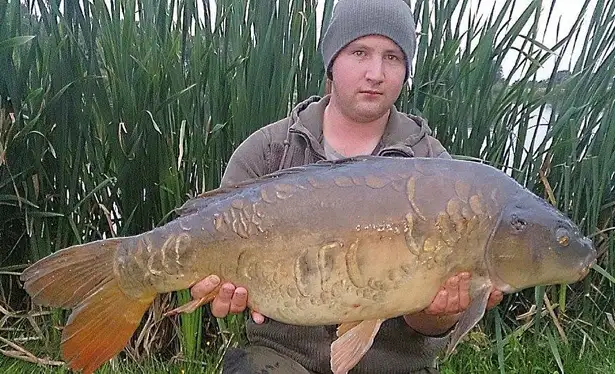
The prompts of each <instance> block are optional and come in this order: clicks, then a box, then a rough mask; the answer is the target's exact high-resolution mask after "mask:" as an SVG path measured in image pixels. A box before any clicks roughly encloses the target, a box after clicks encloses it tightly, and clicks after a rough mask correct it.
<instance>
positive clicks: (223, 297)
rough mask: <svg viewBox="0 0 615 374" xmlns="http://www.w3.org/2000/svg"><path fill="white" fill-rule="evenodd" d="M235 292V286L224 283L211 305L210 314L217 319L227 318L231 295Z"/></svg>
mask: <svg viewBox="0 0 615 374" xmlns="http://www.w3.org/2000/svg"><path fill="white" fill-rule="evenodd" d="M234 292H235V286H234V285H233V284H232V283H225V284H223V285H222V287H221V288H220V292H219V293H218V296H216V298H215V299H214V301H213V302H212V303H211V313H212V314H213V315H214V316H215V317H218V318H224V317H226V316H227V314H228V312H229V310H230V307H231V299H232V298H233V293H234Z"/></svg>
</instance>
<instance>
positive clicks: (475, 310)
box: [446, 278, 491, 358]
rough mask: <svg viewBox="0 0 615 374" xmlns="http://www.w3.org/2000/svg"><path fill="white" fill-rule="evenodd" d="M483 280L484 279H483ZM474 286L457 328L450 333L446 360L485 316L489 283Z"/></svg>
mask: <svg viewBox="0 0 615 374" xmlns="http://www.w3.org/2000/svg"><path fill="white" fill-rule="evenodd" d="M483 280H484V278H483ZM474 284H476V286H475V287H471V292H470V297H471V302H470V305H469V306H468V308H467V309H466V310H465V311H464V312H463V314H462V316H461V318H460V319H459V322H457V326H456V327H455V329H454V330H453V332H452V333H451V337H450V341H449V343H448V348H447V350H446V357H447V358H448V357H449V356H450V355H451V353H453V350H454V349H455V347H456V346H457V344H458V343H459V341H460V340H461V339H462V338H463V337H464V336H465V335H466V334H467V333H468V332H470V330H472V328H473V327H474V326H476V324H477V323H478V321H480V320H481V318H483V316H484V315H485V309H486V308H487V302H488V301H489V295H490V294H491V282H484V283H482V284H479V283H473V285H474Z"/></svg>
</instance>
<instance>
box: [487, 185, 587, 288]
mask: <svg viewBox="0 0 615 374" xmlns="http://www.w3.org/2000/svg"><path fill="white" fill-rule="evenodd" d="M485 256H486V258H485V260H486V264H487V268H488V271H489V276H490V278H491V280H492V282H493V284H494V285H495V286H496V288H498V289H500V290H501V291H503V292H515V291H518V290H522V289H524V288H528V287H533V286H538V285H550V284H569V283H574V282H577V281H579V280H581V279H583V278H584V277H585V276H586V275H587V273H588V272H589V269H590V267H591V266H592V265H593V264H594V263H595V261H596V256H597V253H596V249H595V247H594V245H593V243H592V241H591V240H589V239H588V238H587V237H585V236H583V234H582V233H581V231H580V230H579V228H578V227H577V225H576V224H575V223H574V222H572V221H571V220H570V219H568V218H567V217H566V216H565V215H563V214H562V213H561V212H560V211H559V210H557V209H556V208H554V207H553V206H552V205H550V204H548V203H547V202H546V201H544V200H543V199H541V198H539V197H538V196H536V195H534V194H533V193H531V192H530V191H528V190H523V192H522V193H520V194H517V196H515V197H513V198H512V199H511V200H510V202H509V203H508V204H506V205H505V206H504V208H503V209H502V212H501V215H500V217H499V220H498V224H497V225H496V227H495V229H494V231H493V232H492V234H491V237H490V239H489V242H488V244H487V248H486V252H485Z"/></svg>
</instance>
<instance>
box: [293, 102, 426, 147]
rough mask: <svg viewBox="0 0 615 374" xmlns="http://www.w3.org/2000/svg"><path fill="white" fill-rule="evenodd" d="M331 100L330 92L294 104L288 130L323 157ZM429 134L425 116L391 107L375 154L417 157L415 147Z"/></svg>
mask: <svg viewBox="0 0 615 374" xmlns="http://www.w3.org/2000/svg"><path fill="white" fill-rule="evenodd" d="M329 99H330V96H329V95H327V96H324V97H319V96H311V97H309V98H308V99H306V100H304V101H303V102H301V103H299V104H298V105H297V106H295V108H294V109H293V110H292V112H291V115H290V116H291V122H292V125H291V126H290V128H289V131H290V132H291V133H296V134H299V135H301V136H302V137H303V138H304V139H305V140H306V142H307V143H308V144H309V146H310V147H311V148H312V150H314V151H315V152H316V153H318V154H319V155H320V156H321V157H323V158H325V152H324V148H323V146H322V136H323V135H322V122H323V118H324V112H325V108H326V107H327V104H329ZM427 135H431V129H430V128H429V126H428V124H427V121H426V120H425V119H423V118H421V117H418V116H414V115H407V114H405V113H402V112H399V111H398V110H397V108H396V107H395V106H392V107H391V112H390V115H389V121H388V123H387V125H386V128H385V130H384V134H383V136H382V138H381V139H380V142H379V143H378V145H377V146H376V149H375V151H374V154H378V155H386V154H387V153H396V152H401V153H403V154H404V155H405V156H409V157H411V156H414V152H413V151H412V147H413V146H414V145H415V144H417V143H418V142H419V141H420V140H421V139H423V138H424V137H425V136H427Z"/></svg>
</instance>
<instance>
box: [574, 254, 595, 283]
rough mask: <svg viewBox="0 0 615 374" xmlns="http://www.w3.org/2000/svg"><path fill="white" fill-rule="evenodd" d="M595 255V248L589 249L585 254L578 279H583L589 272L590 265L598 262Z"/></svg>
mask: <svg viewBox="0 0 615 374" xmlns="http://www.w3.org/2000/svg"><path fill="white" fill-rule="evenodd" d="M597 256H598V254H597V252H596V251H595V250H593V251H591V252H590V253H589V254H588V255H587V257H586V258H585V261H583V265H582V266H581V271H580V272H579V281H580V280H583V279H584V278H585V277H586V276H587V275H588V274H589V271H590V270H591V269H592V267H593V266H594V265H596V264H597V263H598V257H597Z"/></svg>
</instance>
